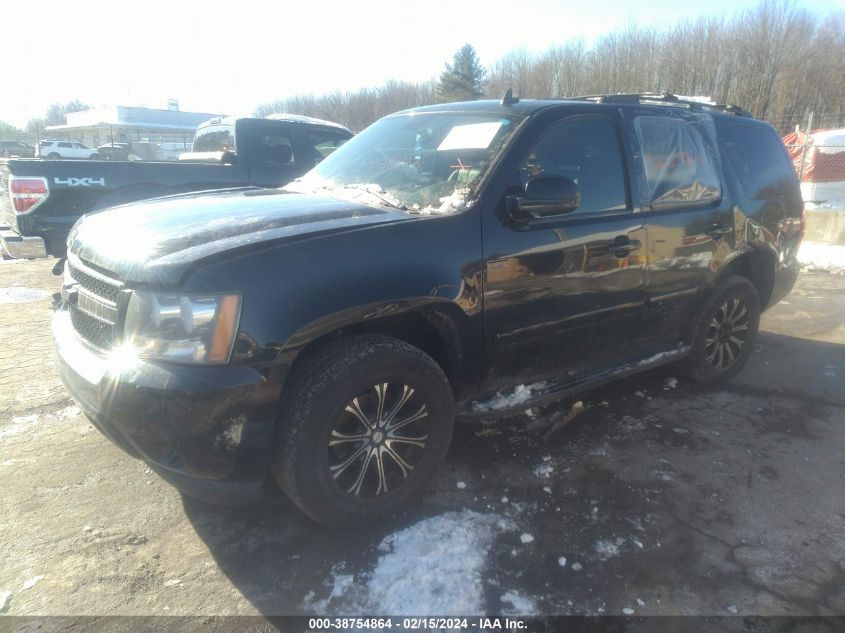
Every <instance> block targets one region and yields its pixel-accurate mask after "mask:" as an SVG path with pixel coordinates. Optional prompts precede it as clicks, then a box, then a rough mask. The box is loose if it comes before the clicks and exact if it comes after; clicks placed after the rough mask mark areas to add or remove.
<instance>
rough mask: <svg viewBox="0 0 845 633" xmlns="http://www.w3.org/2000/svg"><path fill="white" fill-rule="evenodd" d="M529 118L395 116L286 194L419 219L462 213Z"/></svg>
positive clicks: (362, 135)
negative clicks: (353, 201) (365, 204)
mask: <svg viewBox="0 0 845 633" xmlns="http://www.w3.org/2000/svg"><path fill="white" fill-rule="evenodd" d="M522 118H523V117H520V116H516V115H508V116H505V117H502V116H501V115H498V114H495V115H494V114H489V113H466V112H464V113H456V112H432V113H423V114H416V113H415V114H408V115H400V116H391V117H387V118H384V119H381V120H380V121H377V122H376V123H374V124H373V125H371V126H370V127H368V128H367V129H366V130H364V131H363V132H361V133H360V134H359V135H357V136H355V137H354V138H352V139H350V140H349V141H348V142H347V143H346V144H345V145H343V146H342V147H340V148H339V149H337V150H336V151H335V152H334V153H333V154H331V155H330V156H329V157H328V158H326V160H324V161H323V162H321V163H320V164H319V165H318V166H317V167H315V168H314V169H312V170H311V171H310V172H308V174H306V175H305V176H303V177H302V178H300V179H298V180H297V181H294V182H293V183H291V184H289V185H288V186H287V187H285V189H286V190H287V191H294V192H313V191H320V190H323V191H326V192H328V193H337V194H339V195H344V196H345V195H353V197H359V194H360V197H369V198H370V199H371V200H372V202H373V203H380V204H387V205H390V206H394V207H398V208H401V209H404V210H408V211H415V212H419V213H448V212H451V211H454V210H456V209H460V208H461V207H462V206H463V205H464V202H465V201H466V199H467V197H468V196H469V195H470V194H471V193H472V192H473V191H474V188H475V187H476V186H477V185H478V183H479V182H480V180H481V178H482V176H484V174H485V173H486V172H487V170H488V169H489V167H490V165H491V164H492V162H493V160H494V159H495V158H496V156H497V155H498V154H499V152H500V151H501V149H502V147H503V146H504V144H505V143H506V142H507V140H508V139H509V138H510V136H511V135H512V134H513V131H514V129H515V128H516V127H517V124H518V123H519V122H520V121H521V120H522Z"/></svg>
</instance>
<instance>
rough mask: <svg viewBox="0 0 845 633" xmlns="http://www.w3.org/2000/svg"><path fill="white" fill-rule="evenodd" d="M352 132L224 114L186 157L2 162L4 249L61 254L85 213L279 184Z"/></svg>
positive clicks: (15, 253) (307, 121)
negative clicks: (158, 199) (150, 200)
mask: <svg viewBox="0 0 845 633" xmlns="http://www.w3.org/2000/svg"><path fill="white" fill-rule="evenodd" d="M351 136H352V132H350V131H349V130H348V129H346V128H345V127H343V126H341V125H338V124H336V123H331V122H329V121H322V120H320V119H311V118H308V117H301V116H293V115H287V116H285V115H281V116H279V115H277V116H276V117H275V118H272V119H271V118H267V119H255V118H246V117H243V118H233V117H226V118H218V119H212V120H211V121H209V122H207V123H204V124H203V125H201V126H200V127H199V128H198V129H197V132H196V136H195V138H194V144H193V153H191V154H187V155H186V156H183V157H184V158H186V160H185V161H181V162H179V163H176V162H145V161H125V162H124V161H118V162H115V161H105V160H103V161H90V160H61V161H43V160H25V159H21V160H17V159H12V160H9V161H5V162H0V226H3V225H5V226H6V228H0V246H2V250H3V251H4V253H5V254H6V255H7V256H11V257H45V256H47V255H54V256H57V257H61V256H63V255H64V253H65V241H66V239H67V234H68V232H69V231H70V227H71V226H73V223H74V222H76V221H77V220H78V219H79V218H80V217H81V216H82V215H83V214H85V213H89V212H91V211H99V210H102V209H105V208H108V207H111V206H115V205H119V204H125V203H127V202H134V201H137V200H143V199H146V198H154V197H159V196H166V195H171V194H178V193H184V192H188V191H202V190H208V189H221V188H230V189H231V188H233V187H250V186H252V187H256V186H257V187H278V186H281V185H284V184H286V183H288V182H290V181H291V180H293V179H294V178H296V177H297V176H301V175H302V174H304V173H305V172H307V171H308V170H309V169H311V168H312V167H314V165H315V164H316V163H317V162H319V161H320V160H322V159H323V158H324V157H325V156H326V155H328V154H329V153H330V152H331V151H333V150H334V149H336V148H337V147H339V146H340V145H342V144H343V143H344V142H345V141H346V140H348V139H349V138H350V137H351Z"/></svg>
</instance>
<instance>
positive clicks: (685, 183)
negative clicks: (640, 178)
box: [634, 116, 722, 209]
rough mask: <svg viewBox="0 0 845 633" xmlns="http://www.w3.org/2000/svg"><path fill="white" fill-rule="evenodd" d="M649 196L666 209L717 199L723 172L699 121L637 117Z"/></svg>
mask: <svg viewBox="0 0 845 633" xmlns="http://www.w3.org/2000/svg"><path fill="white" fill-rule="evenodd" d="M634 127H635V129H636V132H637V137H638V138H639V142H640V148H641V150H642V156H643V163H644V165H645V177H646V184H647V187H648V199H649V202H650V203H651V205H652V207H654V208H658V209H663V208H672V207H679V206H687V205H689V204H708V203H712V202H717V201H718V200H719V199H720V198H721V195H722V189H721V185H720V183H719V176H718V173H717V171H716V168H715V167H714V165H713V161H712V160H711V158H710V155H709V154H708V152H707V147H706V145H705V144H704V140H703V139H702V138H701V134H700V133H699V131H698V129H697V128H696V127H695V125H694V124H693V123H691V122H689V121H685V120H683V119H673V118H669V117H651V116H642V117H637V119H636V121H635V122H634Z"/></svg>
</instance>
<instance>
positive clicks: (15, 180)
mask: <svg viewBox="0 0 845 633" xmlns="http://www.w3.org/2000/svg"><path fill="white" fill-rule="evenodd" d="M49 193H50V192H49V190H48V188H47V179H46V178H21V177H19V176H9V197H10V198H11V199H12V207H13V208H14V209H15V213H27V212H29V211H32V210H33V209H34V208H35V207H37V206H38V205H39V204H41V203H42V202H44V200H46V199H47V196H48V195H49Z"/></svg>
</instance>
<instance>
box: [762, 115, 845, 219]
mask: <svg viewBox="0 0 845 633" xmlns="http://www.w3.org/2000/svg"><path fill="white" fill-rule="evenodd" d="M788 119H789V120H786V119H784V120H782V121H777V122H773V125H774V126H775V128H776V129H778V130H780V131H781V132H782V139H783V143H784V145H786V149H787V150H788V151H789V155H790V157H791V158H792V163H793V165H795V172H796V173H797V174H798V178H799V180H800V181H801V195H802V197H803V198H804V204H805V207H806V208H807V209H845V117H843V116H841V115H837V116H831V115H824V114H823V115H820V116H816V115H814V113H812V112H811V113H809V114H807V115H806V116H803V115H802V116H800V117H799V116H795V117H788Z"/></svg>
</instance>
